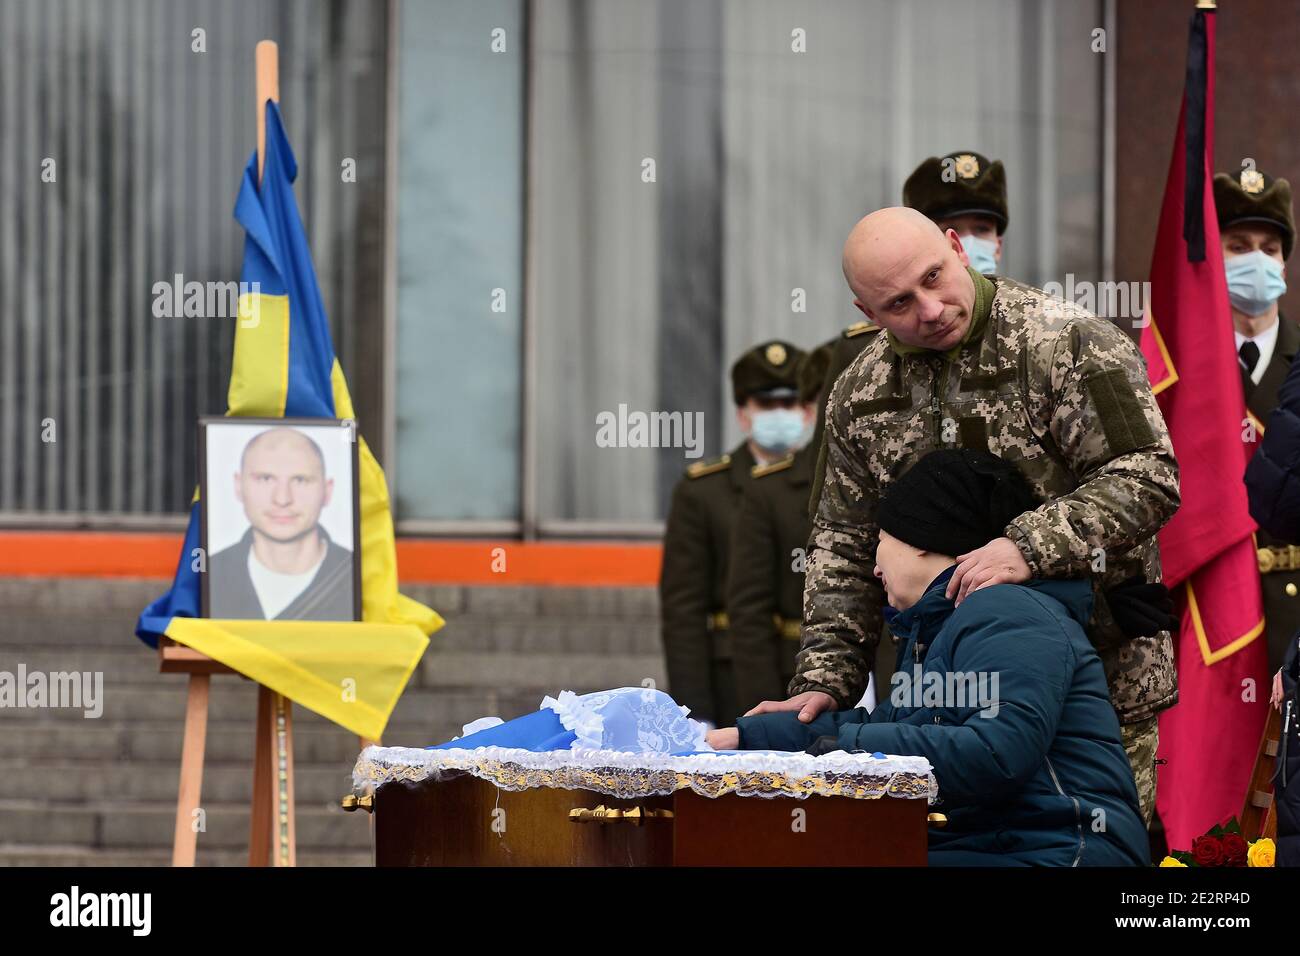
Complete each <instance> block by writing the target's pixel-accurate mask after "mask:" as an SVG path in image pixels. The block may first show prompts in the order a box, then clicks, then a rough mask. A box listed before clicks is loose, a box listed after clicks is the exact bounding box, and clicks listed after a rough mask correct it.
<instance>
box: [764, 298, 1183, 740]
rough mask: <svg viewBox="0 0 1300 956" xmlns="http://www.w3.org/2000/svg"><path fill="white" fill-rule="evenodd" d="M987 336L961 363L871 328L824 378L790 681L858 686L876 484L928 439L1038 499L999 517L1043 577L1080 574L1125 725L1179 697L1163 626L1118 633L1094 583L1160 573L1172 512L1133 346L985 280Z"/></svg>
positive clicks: (798, 688)
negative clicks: (819, 485) (975, 455)
mask: <svg viewBox="0 0 1300 956" xmlns="http://www.w3.org/2000/svg"><path fill="white" fill-rule="evenodd" d="M996 284H997V291H996V294H995V296H994V299H993V304H992V312H991V314H990V316H989V320H988V322H987V323H986V325H985V327H984V329H983V331H982V334H981V335H979V336H977V337H976V338H975V339H973V340H972V341H971V342H970V343H968V345H967V347H966V348H964V349H963V350H962V351H961V353H960V354H959V355H958V357H957V358H956V359H954V360H953V361H951V362H949V361H948V360H947V359H945V358H944V357H943V356H942V355H939V354H937V353H935V354H920V355H908V356H902V355H899V354H897V353H896V352H894V350H893V349H891V348H890V345H889V339H888V337H887V336H885V335H878V336H875V337H874V338H873V340H872V342H871V343H870V344H869V345H868V346H867V347H866V348H865V349H864V350H863V352H862V353H861V354H860V355H859V356H858V357H857V359H856V360H855V361H854V363H853V364H852V365H851V366H849V368H848V369H847V370H846V371H845V372H844V374H842V375H841V376H840V377H839V379H838V380H837V381H836V384H835V388H834V389H833V391H832V392H831V395H830V397H829V399H828V403H827V408H826V415H827V425H826V454H827V462H826V480H825V485H824V488H823V490H822V495H821V499H820V503H819V505H818V509H817V517H816V520H815V522H814V526H813V532H812V539H811V541H810V548H809V565H808V574H807V580H806V586H805V591H804V622H805V624H804V634H803V643H802V647H801V650H800V652H799V660H798V672H797V673H796V675H795V677H794V680H793V681H792V682H791V685H790V693H791V694H792V695H793V694H796V693H800V692H802V691H805V690H823V691H825V692H827V693H829V694H831V695H832V696H833V697H834V698H835V699H836V701H837V703H838V705H839V706H840V707H850V706H852V705H853V704H854V703H856V702H857V700H858V699H859V698H860V697H861V695H862V693H863V691H864V689H865V686H866V682H867V676H868V674H869V673H870V672H871V666H872V661H873V660H874V654H875V644H876V641H877V640H878V638H879V635H880V633H881V608H882V605H883V603H884V591H883V589H882V588H881V586H880V584H879V582H877V581H876V580H875V578H874V577H873V576H872V568H873V567H874V554H875V548H876V539H877V534H878V527H877V525H876V506H877V502H878V500H879V495H880V492H881V489H882V488H884V487H885V486H887V485H888V484H889V483H890V482H892V481H894V480H896V479H897V478H898V477H899V476H900V475H901V474H902V473H903V472H904V471H906V470H907V469H908V468H909V467H910V466H911V465H912V464H913V463H914V462H916V460H917V459H918V458H920V457H921V456H923V455H924V454H926V453H927V452H929V451H932V450H934V449H936V448H953V447H985V448H987V449H988V450H990V451H992V452H994V453H995V454H997V455H1000V456H1001V457H1003V458H1005V459H1007V460H1010V461H1013V462H1015V463H1016V465H1017V466H1019V468H1020V470H1021V471H1022V472H1023V473H1024V475H1025V477H1026V478H1027V479H1028V480H1029V482H1030V484H1031V485H1032V486H1033V487H1034V489H1035V491H1036V492H1037V493H1038V494H1039V496H1040V497H1041V498H1042V499H1043V500H1045V501H1046V502H1047V503H1046V504H1044V505H1043V506H1041V507H1040V508H1038V509H1037V510H1036V511H1033V512H1029V513H1026V514H1024V515H1022V516H1020V517H1019V518H1017V519H1016V520H1015V521H1014V522H1012V524H1011V525H1010V526H1008V528H1007V529H1006V535H1007V537H1009V538H1011V539H1012V540H1013V541H1015V542H1016V544H1017V545H1018V546H1019V547H1020V549H1021V551H1022V552H1023V553H1024V555H1025V559H1026V561H1027V563H1028V564H1029V567H1030V570H1031V571H1032V573H1033V574H1034V575H1035V576H1038V577H1077V576H1081V575H1086V576H1090V577H1092V578H1093V580H1094V585H1095V586H1094V595H1095V596H1097V597H1098V598H1099V600H1098V602H1097V604H1098V607H1097V612H1096V613H1095V615H1094V619H1093V621H1092V622H1091V627H1090V637H1091V638H1092V640H1093V643H1094V644H1095V645H1096V646H1097V648H1098V650H1099V651H1100V653H1101V656H1102V661H1103V663H1104V664H1105V668H1106V676H1107V679H1108V681H1109V684H1110V690H1111V697H1112V700H1113V701H1114V703H1115V707H1116V710H1117V711H1118V712H1119V714H1120V716H1121V719H1122V720H1123V721H1124V722H1125V723H1128V722H1132V721H1136V720H1141V719H1143V718H1145V717H1149V716H1151V715H1152V714H1154V713H1155V712H1156V711H1158V710H1162V709H1164V708H1165V707H1168V706H1171V705H1172V704H1173V703H1174V702H1175V701H1176V699H1177V683H1176V676H1175V671H1174V657H1173V642H1172V640H1171V639H1170V636H1169V634H1168V633H1167V632H1162V633H1160V634H1159V635H1156V636H1154V637H1146V638H1138V639H1135V640H1131V641H1128V642H1127V643H1122V637H1121V635H1120V634H1119V633H1118V631H1117V629H1116V627H1115V624H1114V621H1113V620H1112V619H1111V617H1110V614H1109V613H1108V611H1107V609H1106V607H1105V602H1104V600H1101V599H1100V595H1099V593H1098V592H1099V585H1101V584H1105V585H1113V584H1116V583H1119V582H1121V581H1123V580H1124V579H1126V578H1128V577H1131V576H1132V575H1134V574H1137V573H1143V574H1145V576H1146V578H1147V580H1151V581H1156V580H1159V579H1160V557H1159V552H1158V548H1157V545H1156V541H1155V537H1154V536H1155V533H1156V531H1157V530H1159V529H1160V528H1161V527H1162V526H1163V525H1164V524H1165V522H1167V521H1168V520H1169V519H1170V518H1171V517H1172V516H1173V514H1174V511H1175V510H1176V509H1177V507H1178V503H1179V495H1178V465H1177V463H1176V461H1175V460H1174V455H1173V447H1172V445H1171V444H1170V440H1169V433H1168V430H1167V429H1166V427H1165V422H1164V418H1163V417H1162V416H1161V414H1160V409H1159V407H1158V406H1157V404H1156V400H1155V397H1154V395H1153V394H1152V392H1151V388H1150V385H1149V384H1148V382H1147V374H1146V367H1145V364H1144V362H1143V360H1142V357H1141V354H1140V353H1139V351H1138V349H1137V348H1136V346H1135V345H1134V344H1133V343H1132V341H1131V340H1130V339H1129V338H1128V337H1127V336H1126V335H1125V334H1124V333H1123V332H1122V331H1120V330H1119V329H1118V328H1116V327H1115V326H1114V325H1113V324H1112V323H1110V322H1108V321H1106V320H1103V319H1099V318H1097V317H1096V316H1093V315H1092V314H1090V313H1089V312H1087V311H1086V310H1084V309H1082V308H1079V307H1078V306H1076V305H1074V304H1073V303H1071V302H1067V301H1063V300H1061V299H1057V298H1054V297H1052V296H1049V295H1048V294H1047V293H1045V292H1043V291H1042V290H1039V289H1035V288H1032V287H1030V286H1027V285H1023V284H1021V283H1019V282H1015V281H1012V280H1008V279H1003V278H998V279H997V280H996Z"/></svg>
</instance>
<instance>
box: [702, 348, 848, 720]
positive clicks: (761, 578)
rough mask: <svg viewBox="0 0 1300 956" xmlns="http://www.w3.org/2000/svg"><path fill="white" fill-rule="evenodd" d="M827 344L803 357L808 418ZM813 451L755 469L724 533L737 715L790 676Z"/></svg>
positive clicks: (778, 693) (773, 693)
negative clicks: (728, 547)
mask: <svg viewBox="0 0 1300 956" xmlns="http://www.w3.org/2000/svg"><path fill="white" fill-rule="evenodd" d="M833 344H834V343H833V341H832V342H827V343H826V344H824V345H822V346H819V347H818V348H816V349H814V350H813V351H811V352H809V353H808V354H807V355H805V356H804V358H803V361H802V363H801V364H800V368H799V379H798V381H799V401H800V402H801V403H802V406H803V408H804V409H805V410H806V411H805V414H806V415H807V416H808V417H809V418H811V416H812V415H813V414H814V412H815V409H816V404H817V398H818V396H819V395H820V394H821V389H822V383H823V382H824V380H825V378H826V363H827V362H828V361H829V360H830V353H831V346H832V345H833ZM815 453H816V446H814V445H804V446H802V447H801V448H799V449H798V450H797V451H794V452H792V453H791V454H789V455H786V456H785V457H784V458H782V459H780V460H779V461H775V462H772V463H771V464H766V465H755V466H754V467H753V468H752V469H750V476H751V478H752V479H753V480H752V481H751V482H750V484H749V487H748V488H747V489H746V490H745V494H744V495H743V496H742V499H741V504H740V508H739V510H738V511H737V513H736V518H735V520H734V522H733V523H732V528H731V569H730V571H729V573H728V575H727V616H728V618H729V619H730V622H731V642H732V653H733V655H734V668H735V675H736V702H737V704H738V705H739V707H740V709H741V710H742V711H745V710H748V709H749V708H751V707H753V706H754V705H755V704H757V703H759V702H760V701H764V700H772V699H777V698H780V697H783V696H784V695H785V688H786V685H787V684H789V683H790V678H792V677H793V676H794V656H795V653H796V652H797V651H798V650H799V637H800V622H801V621H802V620H803V585H804V566H805V551H806V549H807V547H808V535H809V533H810V532H811V531H812V522H811V521H809V520H808V514H807V510H806V503H807V501H808V486H809V484H810V483H811V481H812V458H811V456H812V455H814V454H815Z"/></svg>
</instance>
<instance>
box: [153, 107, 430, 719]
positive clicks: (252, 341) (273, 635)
mask: <svg viewBox="0 0 1300 956" xmlns="http://www.w3.org/2000/svg"><path fill="white" fill-rule="evenodd" d="M265 106H266V124H267V125H266V129H267V138H266V146H267V150H266V157H265V159H266V163H265V170H264V175H263V177H262V179H261V181H260V182H259V180H258V175H257V157H256V155H254V156H253V157H252V158H251V159H250V160H249V162H248V164H247V165H246V167H245V170H244V179H243V183H242V186H241V190H240V194H239V198H238V200H237V202H236V204H235V217H236V219H238V220H239V222H240V224H241V225H243V226H244V229H245V232H246V235H247V242H246V244H245V251H244V270H243V274H242V277H241V291H242V290H243V289H245V288H248V289H251V291H249V292H247V293H246V294H244V295H241V296H240V302H239V322H238V327H237V329H236V332H235V348H234V361H233V366H232V369H231V375H230V387H229V390H228V392H227V405H228V409H227V412H226V414H227V415H231V416H237V417H263V418H266V417H269V418H282V417H285V416H286V415H290V416H295V417H297V416H302V417H314V418H330V417H333V418H339V419H344V420H350V421H353V422H355V420H356V415H355V412H354V410H353V407H352V399H351V396H350V395H349V394H348V387H347V382H346V381H345V379H344V377H343V371H342V369H341V368H340V366H339V363H338V360H337V359H336V358H335V356H334V348H333V344H332V343H331V341H330V333H329V323H328V321H327V320H326V316H325V310H324V305H323V303H322V301H321V297H320V289H319V287H318V285H317V283H316V276H315V270H314V268H313V266H312V263H311V253H310V250H309V249H308V247H307V238H306V232H305V230H304V229H303V227H302V220H301V217H300V216H299V214H298V208H297V202H296V200H295V198H294V195H293V185H292V184H293V180H294V178H295V177H296V175H297V163H296V161H295V160H294V158H293V153H292V150H291V149H290V147H289V144H288V139H287V137H286V136H285V133H284V128H283V124H282V121H281V117H280V113H279V108H278V106H277V105H276V104H275V103H274V102H270V101H268V102H267V103H266V104H265ZM357 441H358V443H359V447H358V461H359V488H358V493H359V495H360V520H361V527H360V531H359V544H358V548H359V552H360V560H361V606H362V620H361V621H342V622H315V621H313V622H307V621H226V620H210V619H203V618H200V617H199V608H198V594H199V579H198V573H197V569H195V568H194V567H192V565H191V562H190V555H191V554H192V553H193V551H194V548H195V546H196V544H197V540H198V527H197V526H198V515H199V508H198V506H197V504H196V505H195V506H194V507H192V508H191V518H190V528H189V531H188V532H187V534H186V540H185V544H184V546H183V549H182V556H181V562H180V564H179V566H178V568H177V574H176V580H175V582H174V583H173V586H172V589H171V591H169V592H168V593H167V594H166V595H164V596H163V597H161V598H159V599H158V600H157V601H155V602H153V604H151V605H150V606H149V607H148V608H146V609H145V611H144V613H143V614H142V615H141V617H140V621H139V623H138V624H137V627H136V633H137V635H139V636H140V638H141V639H142V640H145V641H147V642H149V643H156V638H157V635H158V634H166V635H167V636H168V637H170V638H172V639H173V640H175V641H177V642H179V643H181V644H185V645H187V646H189V647H192V648H194V649H195V650H198V651H201V652H202V653H204V654H207V655H208V656H209V657H212V658H214V659H216V660H218V661H221V662H222V663H223V664H226V665H227V666H229V667H231V668H233V669H235V670H237V671H239V672H240V673H242V674H245V675H247V676H248V677H250V678H252V679H253V680H255V681H257V682H258V683H261V684H263V685H265V686H267V687H269V688H271V689H273V690H275V691H277V692H278V693H280V694H283V695H284V696H285V697H288V698H289V699H290V700H293V701H295V702H297V703H300V704H302V705H303V706H305V707H308V708H310V709H311V710H314V711H316V712H317V713H319V714H322V715H323V716H325V717H327V718H329V719H330V720H333V721H335V722H336V723H338V724H340V725H342V726H343V727H346V728H348V729H349V730H352V731H354V732H356V733H358V734H360V735H362V736H364V737H367V738H370V739H372V740H378V739H379V737H380V735H381V734H382V732H383V729H384V726H385V725H386V723H387V721H388V718H389V716H390V715H391V714H392V711H393V707H394V706H395V705H396V703H397V699H398V697H400V696H401V693H402V690H403V689H404V688H405V686H406V682H407V681H408V680H409V679H410V676H411V674H412V673H413V672H414V670H415V667H416V665H417V664H418V663H419V660H420V657H421V655H423V653H424V650H425V648H427V647H428V644H429V639H428V635H429V634H432V633H433V632H434V631H436V630H438V629H439V628H441V627H442V626H443V623H444V622H443V619H442V618H441V617H440V616H439V615H438V614H437V613H436V612H434V611H433V610H431V609H430V608H427V607H425V606H424V605H423V604H420V603H419V602H417V601H414V600H412V599H410V598H408V597H406V596H404V595H402V594H400V593H399V592H398V590H397V552H396V545H395V540H394V535H393V519H392V513H391V510H390V507H389V499H388V484H387V481H386V479H385V477H384V472H383V469H382V468H380V467H379V463H378V462H377V461H376V460H375V457H374V455H372V454H371V452H370V448H369V446H368V445H367V444H366V442H365V440H364V439H363V438H361V436H360V435H359V434H358V435H357ZM196 498H197V496H196Z"/></svg>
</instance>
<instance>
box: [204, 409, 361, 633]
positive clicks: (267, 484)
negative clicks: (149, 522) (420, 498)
mask: <svg viewBox="0 0 1300 956" xmlns="http://www.w3.org/2000/svg"><path fill="white" fill-rule="evenodd" d="M215 427H217V426H216V424H215V423H209V424H208V425H207V428H206V432H207V435H210V434H211V433H212V432H213V430H214V428H215ZM245 427H246V426H245ZM205 439H206V441H207V444H206V445H205V448H206V449H207V456H206V458H207V467H206V470H207V475H208V488H207V489H206V493H205V495H204V498H205V499H206V498H207V497H208V496H217V495H223V494H226V495H228V494H229V493H230V491H233V494H234V499H235V502H237V506H238V508H240V509H242V512H243V515H244V517H245V518H246V519H247V522H248V529H247V530H246V531H245V532H244V533H243V535H242V536H241V537H240V538H239V539H238V540H237V541H235V543H233V544H230V545H228V546H226V547H223V548H221V549H220V550H217V551H215V552H214V553H212V554H210V555H209V558H208V586H207V595H208V601H207V615H208V616H209V617H212V618H225V619H236V620H298V621H351V620H355V619H356V610H355V609H356V604H357V601H356V566H355V554H354V552H353V551H352V550H351V549H350V548H347V547H344V546H343V545H342V544H339V543H337V542H336V541H334V540H333V539H332V538H331V536H330V534H329V532H328V531H327V530H326V529H325V526H324V524H323V523H322V512H324V511H325V509H327V508H329V507H330V504H331V502H332V501H333V500H334V497H335V495H336V493H342V492H347V493H348V494H347V496H346V497H345V498H343V499H342V500H341V501H340V504H348V499H349V498H351V497H352V493H353V488H354V482H353V480H352V477H353V476H352V474H351V472H350V470H349V469H350V464H351V462H350V459H349V460H347V461H345V462H332V463H327V457H326V454H325V452H324V451H322V448H321V445H320V444H318V443H317V442H316V441H315V440H313V438H312V437H311V436H309V435H308V434H306V433H305V431H304V430H302V429H300V428H295V427H292V426H289V425H277V426H273V427H271V428H267V429H266V430H264V431H260V432H258V433H257V434H256V435H254V436H253V437H252V438H251V439H249V440H248V441H247V443H246V444H244V445H243V449H242V451H241V452H240V454H239V457H238V460H237V462H231V464H235V465H236V467H235V468H234V469H233V471H231V472H226V474H229V475H230V481H231V484H230V485H228V486H227V488H228V489H230V490H227V488H222V487H221V483H222V482H221V480H220V479H221V477H222V472H223V466H226V464H227V463H226V462H223V461H220V460H213V449H212V442H211V440H210V438H207V436H205ZM336 457H337V456H336ZM332 466H333V467H332ZM340 466H342V467H340ZM334 469H337V470H339V471H344V472H346V474H344V475H336V474H334V473H333V472H334ZM336 482H338V485H339V487H337V488H336ZM347 510H348V513H349V515H351V514H353V511H354V509H353V508H352V507H351V505H350V504H348V508H347ZM207 514H208V517H209V521H211V519H212V514H213V511H212V508H211V506H208V511H207ZM206 527H207V531H208V534H209V537H208V540H209V541H211V540H212V534H213V532H214V530H215V529H214V528H213V527H212V526H211V525H210V524H209V525H207V526H206ZM355 540H356V535H355V529H354V533H353V535H352V538H351V541H350V542H349V543H351V542H352V541H355Z"/></svg>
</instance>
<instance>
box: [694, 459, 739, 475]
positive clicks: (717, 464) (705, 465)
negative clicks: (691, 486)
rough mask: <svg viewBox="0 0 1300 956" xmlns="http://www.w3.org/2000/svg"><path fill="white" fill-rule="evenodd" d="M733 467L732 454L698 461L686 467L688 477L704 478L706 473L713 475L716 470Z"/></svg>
mask: <svg viewBox="0 0 1300 956" xmlns="http://www.w3.org/2000/svg"><path fill="white" fill-rule="evenodd" d="M730 467H731V456H730V455H723V456H722V457H721V458H714V459H712V460H710V461H697V462H696V463H695V464H693V465H691V466H690V467H689V468H687V469H686V477H687V478H703V477H704V476H705V475H712V474H713V473H714V472H718V471H725V470H726V469H728V468H730Z"/></svg>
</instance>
